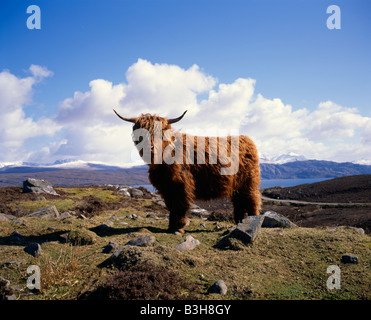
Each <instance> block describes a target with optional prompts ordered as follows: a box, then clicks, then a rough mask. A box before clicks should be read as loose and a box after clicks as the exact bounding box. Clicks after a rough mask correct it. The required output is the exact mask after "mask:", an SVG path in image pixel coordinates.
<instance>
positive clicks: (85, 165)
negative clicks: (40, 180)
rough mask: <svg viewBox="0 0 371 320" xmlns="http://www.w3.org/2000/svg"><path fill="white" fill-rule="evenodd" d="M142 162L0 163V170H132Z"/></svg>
mask: <svg viewBox="0 0 371 320" xmlns="http://www.w3.org/2000/svg"><path fill="white" fill-rule="evenodd" d="M142 164H143V163H142V162H140V163H139V162H138V163H126V164H118V165H116V164H109V163H104V162H98V161H89V162H88V161H84V160H75V159H63V160H56V161H55V162H53V163H35V162H27V161H25V162H22V161H16V162H0V169H7V168H15V167H34V168H51V169H52V168H54V169H82V170H89V169H92V168H94V169H98V168H113V167H117V168H132V167H135V166H140V165H142Z"/></svg>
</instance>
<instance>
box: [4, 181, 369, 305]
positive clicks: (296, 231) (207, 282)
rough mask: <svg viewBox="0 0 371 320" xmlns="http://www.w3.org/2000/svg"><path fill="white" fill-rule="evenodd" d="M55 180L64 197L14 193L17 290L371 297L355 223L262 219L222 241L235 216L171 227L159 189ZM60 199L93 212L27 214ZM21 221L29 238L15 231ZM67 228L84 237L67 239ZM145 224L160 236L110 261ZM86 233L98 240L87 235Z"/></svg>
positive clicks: (23, 293) (7, 248) (8, 263)
mask: <svg viewBox="0 0 371 320" xmlns="http://www.w3.org/2000/svg"><path fill="white" fill-rule="evenodd" d="M56 190H57V192H58V193H60V194H61V196H60V197H59V198H58V197H55V196H46V200H40V201H32V199H31V198H30V197H28V196H25V195H23V196H22V195H18V198H14V199H13V201H12V202H11V203H7V206H8V207H10V208H12V209H14V212H18V214H19V215H20V217H18V218H17V220H16V221H18V222H15V221H14V220H9V221H0V277H3V278H6V279H8V280H9V281H10V285H11V286H12V287H13V291H14V295H15V296H16V297H17V298H18V299H26V300H34V299H47V300H48V299H57V300H60V299H82V298H83V299H88V298H93V297H95V298H97V292H98V293H99V294H100V296H99V295H98V297H99V298H104V297H109V295H110V294H112V295H113V296H114V293H113V291H114V288H116V289H117V288H121V290H124V291H125V290H126V291H125V294H126V296H128V297H133V292H132V290H133V288H134V287H135V288H137V289H136V290H137V291H136V293H135V294H136V295H137V296H136V297H139V298H140V297H143V295H144V291H145V292H146V294H147V295H150V296H149V298H150V299H158V298H161V297H162V298H164V297H165V298H169V299H180V298H186V299H187V298H188V299H220V298H222V299H237V300H242V299H243V300H245V299H370V298H371V289H370V288H371V273H370V271H371V268H370V259H369V257H370V253H371V239H370V237H369V236H368V235H365V234H362V233H361V232H360V231H359V230H358V229H356V228H352V227H342V226H338V227H330V228H301V227H298V228H291V229H287V228H286V229H282V228H272V229H268V228H262V229H261V231H260V233H259V235H258V237H257V239H256V240H255V242H254V243H253V244H249V245H245V244H243V243H241V242H239V241H238V240H235V242H234V243H233V246H232V248H233V249H228V250H222V249H219V248H217V246H216V244H217V243H218V242H219V241H220V240H221V239H222V238H223V237H224V235H225V233H226V232H228V231H227V230H228V228H230V227H231V226H232V225H233V224H232V223H231V222H229V221H204V220H201V219H200V218H197V217H194V216H192V217H190V224H189V226H187V228H186V231H187V233H186V235H174V234H168V233H166V228H167V225H168V221H167V215H166V211H161V210H156V208H157V207H156V206H155V205H154V204H153V202H152V200H151V199H133V198H127V197H124V196H122V195H120V194H118V193H117V192H116V191H115V190H113V189H109V188H96V187H90V188H82V187H78V188H56ZM89 199H90V200H89ZM91 199H93V200H94V201H91ZM51 204H55V205H56V207H57V208H58V210H59V211H60V212H63V211H66V210H73V211H75V213H76V215H78V214H81V213H83V214H84V215H86V217H87V219H84V218H78V217H77V216H70V217H66V218H63V219H41V218H26V217H22V216H21V215H24V214H27V213H30V212H33V211H35V210H37V209H40V208H43V207H46V206H49V205H51ZM92 208H95V209H96V210H93V209H92ZM133 214H135V215H136V216H135V215H134V216H133ZM201 223H203V224H204V225H201ZM102 224H104V225H106V227H102ZM14 231H17V232H19V233H20V234H21V235H22V236H23V238H22V239H20V240H17V241H10V240H9V239H10V238H9V236H10V235H11V234H12V233H13V232H14ZM71 231H73V232H71ZM68 232H70V234H72V233H75V234H78V236H81V238H77V239H78V240H77V242H76V241H75V242H72V241H66V233H68ZM141 234H149V235H153V236H154V237H155V238H156V241H155V243H154V245H153V246H149V247H131V248H130V249H127V250H126V251H124V254H123V256H122V257H121V260H120V261H118V262H117V263H116V264H114V265H108V264H104V262H105V261H106V260H107V259H108V258H109V257H110V256H111V253H108V254H107V253H102V249H103V247H104V246H106V245H107V244H108V243H109V242H110V241H113V242H116V243H117V244H118V245H120V246H122V245H124V244H126V243H127V242H128V241H129V240H130V239H132V238H134V237H135V236H138V235H141ZM187 235H192V236H193V237H194V238H195V239H197V240H199V241H200V242H201V244H200V245H199V246H197V247H196V248H195V249H193V250H185V251H179V250H177V249H175V246H176V245H178V244H179V243H181V242H183V241H184V240H185V237H186V236H187ZM83 236H85V237H87V238H88V239H89V241H90V242H91V243H89V244H85V245H81V243H82V242H83V241H82V239H83ZM75 239H76V238H75ZM79 241H80V242H79ZM30 242H37V243H40V244H41V249H42V254H41V256H40V257H36V258H35V257H32V256H31V255H29V254H28V253H26V252H25V251H24V250H23V249H24V247H25V246H26V245H27V244H29V243H30ZM343 254H352V255H356V256H357V257H358V263H357V264H344V263H342V262H341V261H340V259H341V257H342V255H343ZM102 263H103V264H102ZM29 265H38V266H40V269H41V284H42V286H41V290H40V291H38V292H30V291H29V290H28V289H27V288H26V280H27V277H29V275H28V274H27V273H26V269H27V267H28V266H29ZM148 265H150V266H148ZM330 265H337V266H339V267H340V269H341V289H334V290H329V289H327V287H326V281H327V278H328V277H329V275H328V274H327V273H326V270H327V267H328V266H330ZM149 275H151V276H150V277H149ZM120 279H121V280H120ZM128 279H130V281H131V282H130V281H128ZM156 279H157V280H156ZM219 279H222V280H224V282H225V283H226V285H227V287H228V292H227V294H226V295H225V296H222V297H221V296H220V295H218V294H209V293H208V288H209V287H210V286H211V285H212V284H213V283H214V282H215V281H217V280H219ZM135 281H137V282H135ZM156 281H157V282H156ZM138 284H140V285H139V286H138ZM130 286H131V287H130ZM141 288H142V289H141ZM130 290H131V291H130ZM141 290H142V291H141ZM107 292H108V293H107ZM151 294H152V296H151ZM111 298H112V296H111Z"/></svg>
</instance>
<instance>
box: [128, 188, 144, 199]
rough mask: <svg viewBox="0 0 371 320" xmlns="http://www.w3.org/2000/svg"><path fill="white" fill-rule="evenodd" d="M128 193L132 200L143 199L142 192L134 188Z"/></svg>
mask: <svg viewBox="0 0 371 320" xmlns="http://www.w3.org/2000/svg"><path fill="white" fill-rule="evenodd" d="M129 193H130V195H131V196H132V197H133V198H143V195H144V193H143V191H141V190H139V189H136V188H131V189H130V190H129Z"/></svg>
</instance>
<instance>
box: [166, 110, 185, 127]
mask: <svg viewBox="0 0 371 320" xmlns="http://www.w3.org/2000/svg"><path fill="white" fill-rule="evenodd" d="M187 111H188V110H186V111H184V113H183V114H182V115H181V116H180V117H178V118H174V119H169V120H167V123H168V124H172V123H175V122H178V121H179V120H182V118H183V117H184V115H185V114H186V112H187Z"/></svg>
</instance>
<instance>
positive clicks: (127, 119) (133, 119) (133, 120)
mask: <svg viewBox="0 0 371 320" xmlns="http://www.w3.org/2000/svg"><path fill="white" fill-rule="evenodd" d="M113 111H114V112H115V113H116V114H117V116H118V117H119V118H120V119H122V120H124V121H129V122H132V123H135V120H136V118H125V117H123V116H120V115H119V114H118V113H117V112H116V110H115V109H113Z"/></svg>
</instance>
